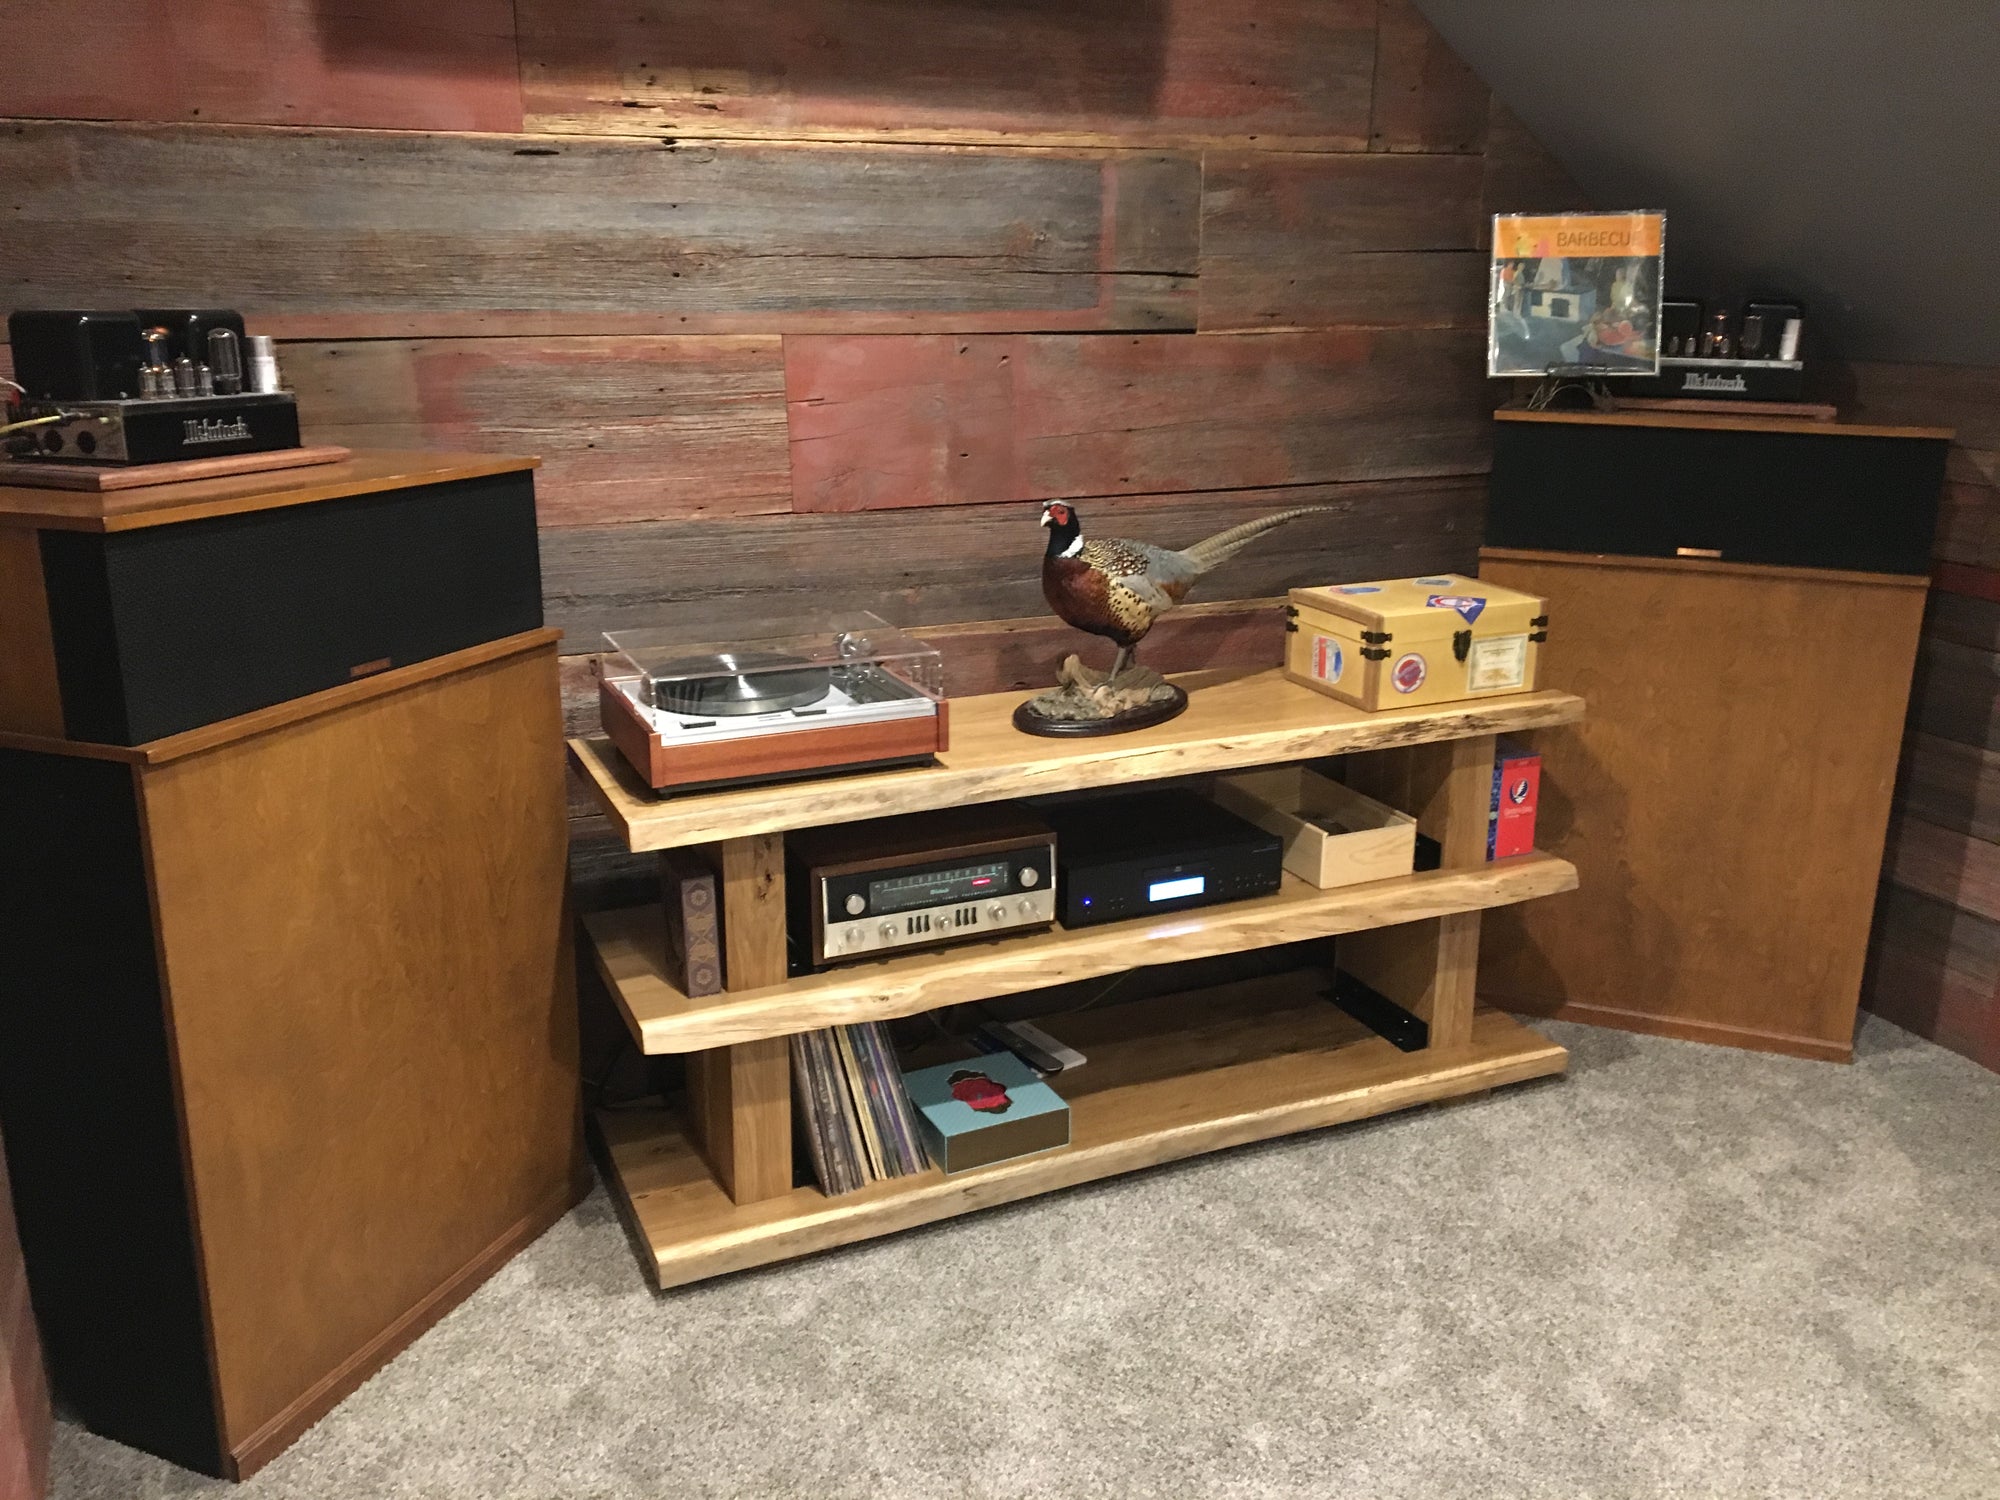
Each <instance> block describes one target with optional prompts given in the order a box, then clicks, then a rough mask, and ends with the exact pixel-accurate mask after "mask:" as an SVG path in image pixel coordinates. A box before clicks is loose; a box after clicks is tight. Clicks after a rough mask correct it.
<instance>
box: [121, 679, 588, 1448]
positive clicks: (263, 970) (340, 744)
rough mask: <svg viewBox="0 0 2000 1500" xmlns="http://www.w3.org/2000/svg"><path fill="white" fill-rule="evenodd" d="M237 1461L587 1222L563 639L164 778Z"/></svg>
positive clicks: (162, 869)
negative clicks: (488, 1278)
mask: <svg viewBox="0 0 2000 1500" xmlns="http://www.w3.org/2000/svg"><path fill="white" fill-rule="evenodd" d="M142 789H143V798H144V805H145V810H146V817H147V821H148V826H149V832H150V837H151V857H152V865H153V872H154V880H155V886H156V889H157V893H158V903H159V920H160V928H161V933H162V940H163V945H164V952H165V967H166V975H167V984H168V990H169V999H170V1004H171V1007H172V1013H173V1018H174V1033H175V1040H176V1048H177V1054H178V1059H179V1065H180V1076H181V1080H182V1088H183V1094H184V1099H185V1109H186V1116H187V1139H188V1143H189V1146H188V1151H189V1158H190V1169H191V1173H192V1180H193V1191H194V1200H195V1204H196V1208H197V1214H198V1217H199V1222H200V1232H201V1245H202V1256H203V1265H204V1268H205V1271H206V1276H207V1282H208V1286H209V1294H210V1306H211V1315H212V1320H213V1328H214V1345H215V1351H216V1369H217V1385H218V1389H219V1393H220V1399H221V1407H222V1414H223V1423H224V1429H225V1438H226V1445H227V1447H228V1448H229V1449H230V1450H231V1452H232V1454H233V1455H234V1456H235V1458H236V1460H237V1462H238V1465H239V1467H241V1468H243V1469H244V1470H246V1471H247V1470H248V1469H249V1468H251V1467H254V1466H255V1464H256V1463H257V1462H261V1461H262V1459H263V1458H267V1457H269V1456H270V1454H271V1453H272V1452H275V1451H276V1450H277V1448H279V1447H282V1446H283V1442H284V1441H285V1440H287V1439H288V1438H289V1436H291V1435H294V1434H295V1433H296V1432H297V1431H299V1430H302V1429H303V1428H304V1427H305V1426H306V1425H309V1424H310V1422H311V1421H312V1420H314V1419H316V1418H317V1416H318V1415H320V1413H321V1412H323V1411H324V1410H325V1409H326V1408H327V1407H330V1406H331V1405H332V1404H333V1403H334V1401H336V1400H338V1399H339V1398H340V1397H341V1396H342V1395H344V1394H345V1392H346V1391H347V1390H349V1389H351V1388H352V1387H353V1386H354V1385H356V1384H358V1383H359V1381H360V1380H361V1379H364V1378H365V1377H366V1376H367V1375H368V1374H369V1373H370V1372H372V1370H373V1369H374V1368H375V1367H376V1366H378V1365H379V1364H381V1363H382V1362H383V1361H384V1360H386V1359H387V1358H388V1357H389V1356H390V1355H392V1354H393V1353H394V1352H395V1351H396V1349H397V1348H400V1347H401V1345H402V1344H403V1343H405V1342H407V1341H408V1339H409V1338H411V1337H414V1336H415V1334H416V1333H417V1332H420V1331H421V1330H422V1328H423V1327H424V1326H427V1324H428V1323H429V1322H430V1321H431V1320H432V1319H434V1317H435V1316H437V1315H438V1314H440V1313H441V1312H442V1311H443V1310H444V1309H446V1308H448V1307H449V1306H450V1305H452V1303H453V1302H455V1301H456V1300H458V1298H459V1297H462V1296H463V1295H464V1294H465V1292H467V1291H469V1290H470V1289H471V1287H472V1286H473V1285H475V1284H476V1283H477V1281H478V1280H479V1279H481V1278H482V1277H483V1275H484V1274H486V1272H487V1271H490V1270H491V1269H492V1267H493V1266H494V1265H497V1264H498V1263H499V1262H500V1261H501V1260H503V1259H504V1258H505V1256H506V1254H508V1253H511V1250H512V1249H513V1248H516V1247H517V1246H518V1244H519V1243H521V1242H523V1241H524V1239H525V1238H527V1237H531V1236H532V1234H533V1233H535V1232H537V1231H538V1230H539V1229H540V1228H541V1227H543V1226H544V1225H545V1224H546V1223H547V1222H549V1221H550V1220H551V1219H552V1218H553V1217H555V1216H556V1215H557V1214H560V1213H561V1212H562V1210H563V1208H564V1207H566V1206H567V1204H568V1203H569V1202H570V1201H572V1199H573V1196H574V1191H575V1184H576V1181H577V1177H576V1168H577V1166H578V1163H579V1161H580V1134H579V1128H578V1099H577V1064H576V1055H575V1054H576V1045H577V1044H576V1023H575V1015H574V1007H575V996H574V992H573V983H574V977H573V970H572V967H571V963H572V960H571V956H570V953H569V947H568V932H567V915H566V912H565V908H564V900H563V878H564V850H565V826H564V801H563V788H562V727H561V721H560V704H559V700H558V696H557V686H556V657H555V650H554V647H553V646H552V645H542V646H538V647H534V648H531V649H529V650H527V651H525V652H524V653H522V654H517V655H514V656H510V657H505V658H502V659H500V660H498V661H494V662H491V663H488V664H486V665H483V666H477V667H471V668H468V669H466V670H464V671H461V672H457V673H454V674H452V675H449V676H445V677H440V678H436V679H432V680H429V681H426V682H422V683H419V684H416V685H413V686H411V687H409V688H407V689H404V690H401V691H398V692H394V693H391V694H387V695H384V696H382V697H379V698H373V699H370V700H368V701H365V702H362V703H359V704H356V705H353V706H351V707H348V708H344V709H339V710H335V711H333V712H330V713H327V714H324V715H322V716H319V717H317V718H313V719H309V720H305V721H303V722H299V723H294V724H291V725H288V726H285V727H283V728H280V729H277V730H274V731H272V732H269V733H266V734H262V735H258V736H254V737H252V738H249V739H245V740H241V741H237V742H235V743H232V744H228V745H224V746H221V747H219V748H217V749H215V750H212V751H209V752H206V753H202V754H197V755H193V756H190V757H188V758H187V759H185V760H181V761H176V762H174V763H172V764H169V765H166V766H162V767H157V768H152V769H149V770H148V771H147V772H146V773H145V775H144V779H143V787H142Z"/></svg>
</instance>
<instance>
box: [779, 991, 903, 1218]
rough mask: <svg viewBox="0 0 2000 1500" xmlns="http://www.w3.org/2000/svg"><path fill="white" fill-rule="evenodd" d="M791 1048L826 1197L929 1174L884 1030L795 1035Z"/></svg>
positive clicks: (803, 1120)
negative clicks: (897, 1178) (875, 1183)
mask: <svg viewBox="0 0 2000 1500" xmlns="http://www.w3.org/2000/svg"><path fill="white" fill-rule="evenodd" d="M791 1045H792V1086H793V1089H794V1090H795V1092H796V1093H797V1096H798V1106H799V1109H798V1113H799V1125H800V1133H801V1134H802V1135H804V1136H805V1140H806V1153H807V1155H808V1156H809V1157H811V1159H812V1165H813V1175H814V1176H815V1177H817V1178H818V1179H819V1185H820V1187H821V1189H822V1190H823V1191H825V1192H826V1193H828V1194H830V1195H831V1194H837V1193H851V1192H853V1191H854V1190H855V1189H857V1188H862V1187H866V1186H867V1185H868V1184H869V1183H871V1182H882V1181H886V1180H887V1179H889V1178H891V1177H908V1176H911V1175H912V1174H914V1173H917V1172H922V1171H925V1170H927V1169H928V1168H929V1166H930V1158H929V1156H928V1154H927V1153H926V1152H925V1150H924V1145H923V1140H922V1137H921V1136H920V1135H919V1134H918V1129H917V1116H916V1111H915V1110H914V1109H912V1108H911V1107H910V1096H909V1093H908V1091H907V1090H906V1089H905V1088H904V1087H903V1074H902V1069H901V1067H900V1066H899V1065H898V1064H897V1061H896V1049H895V1048H894V1047H893V1046H892V1045H891V1044H890V1041H889V1033H888V1029H887V1028H886V1027H884V1026H883V1025H882V1024H881V1023H880V1022H879V1021H871V1022H866V1023H864V1024H862V1025H858V1026H835V1027H832V1028H830V1029H828V1030H825V1031H807V1032H800V1033H798V1034H795V1035H794V1036H793V1037H792V1043H791Z"/></svg>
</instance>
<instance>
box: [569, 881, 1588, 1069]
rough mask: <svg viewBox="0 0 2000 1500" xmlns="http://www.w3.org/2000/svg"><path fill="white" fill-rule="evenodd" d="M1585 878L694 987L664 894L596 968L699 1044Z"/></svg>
mask: <svg viewBox="0 0 2000 1500" xmlns="http://www.w3.org/2000/svg"><path fill="white" fill-rule="evenodd" d="M1574 889H1576V870H1575V867H1574V866H1572V865H1570V864H1568V863H1566V862H1565V861H1563V860H1560V859H1555V858H1553V857H1551V856H1549V855H1546V854H1523V855H1520V856H1517V857H1516V858H1513V859H1503V860H1499V861H1496V862H1494V863H1491V864H1482V865H1475V866H1471V867H1469V868H1466V869H1459V870H1433V871H1427V872H1425V873H1422V874H1412V875H1399V876H1397V877H1395V878H1394V879H1392V880H1376V881H1370V882H1369V883H1368V884H1366V885H1351V886H1343V887H1340V888H1338V889H1335V890H1320V889H1319V888H1318V887H1316V886H1311V885H1307V884H1306V883H1305V882H1304V881H1302V880H1299V879H1296V878H1295V877H1293V876H1290V875H1287V876H1286V877H1285V879H1284V885H1283V887H1282V888H1281V889H1280V890H1279V891H1278V893H1277V894H1276V895H1272V896H1264V897H1261V898H1259V899H1257V900H1254V901H1238V902H1233V903H1231V904H1229V905H1225V906H1211V907H1202V908H1198V909H1196V910H1194V911H1186V912H1177V913H1175V914H1173V915H1170V916H1162V917H1141V918H1135V919H1134V920H1132V921H1129V922H1113V923H1108V924H1107V925H1105V926H1102V927H1085V928H1081V929H1079V930H1077V931H1075V932H1071V931H1068V930H1066V929H1064V928H1060V927H1058V928H1053V929H1051V930H1048V931H1045V932H1037V933H1031V934H1022V935H1020V936H1016V937H1000V938H995V939H994V940H992V941H991V942H985V943H968V944H965V945H962V946H960V947H955V948H941V949H936V950H933V951H930V952H922V953H913V954H910V955H909V956H907V957H903V958H891V959H882V960H878V961H876V962H872V963H862V964H850V965H848V966H846V967H844V968H839V969H831V970H827V971H825V972H822V973H818V974H805V975H800V976H798V977H797V978H793V979H788V980H786V981H785V982H783V983H782V984H773V985H766V986H763V987H761V988H758V989H749V990H735V991H728V992H725V993H723V994H720V995H710V996H707V997H705V998H703V999H699V1000H691V999H689V998H688V997H687V996H686V995H684V994H682V993H681V992H680V991H679V990H678V989H676V988H675V987H674V986H673V984H672V983H671V982H670V981H669V980H668V979H667V977H666V974H665V973H664V971H663V958H664V954H665V946H666V940H665V917H664V915H663V913H662V911H661V909H660V908H659V907H658V906H646V907H632V908H628V909H625V910H622V911H611V912H602V913H599V914H598V915H595V916H590V917H586V918H585V919H584V929H585V931H586V932H587V933H588V935H589V938H590V945H591V948H592V952H593V955H594V957H595V959H596V962H597V969H598V972H599V973H600V974H602V975H603V976H604V981H605V983H606V984H607V985H608V986H609V987H610V989H611V992H612V994H613V995H614V996H616V998H617V1000H618V1004H619V1006H620V1008H621V1009H622V1010H623V1012H624V1014H625V1020H626V1023H627V1024H628V1025H629V1026H630V1027H631V1028H632V1034H633V1036H634V1037H635V1038H636V1039H637V1040H638V1043H639V1047H640V1050H641V1051H644V1052H647V1053H662V1052H698V1051H702V1050H704V1049H706V1048H710V1047H725V1046H732V1045H734V1044H736V1043H738V1042H749V1041H755V1040H757V1039H759V1038H761V1037H771V1036H784V1035H788V1034H789V1033H791V1032H795V1031H811V1030H814V1029H816V1028H818V1027H822V1026H843V1025H849V1024H851V1023H853V1022H856V1021H882V1020H889V1019H893V1018H894V1017H897V1016H908V1015H915V1014H916V1013H918V1012H919V1011H926V1010H936V1009H937V1008H939V1007H940V1006H946V1005H960V1004H964V1003H966V1002H968V1001H973V1000H990V999H992V998H994V997H996V996H999V995H1009V994H1014V993H1016V992H1018V991H1021V990H1032V989H1040V988H1042V987H1044V986H1047V985H1053V984H1063V983H1067V982H1069V981H1071V980H1077V979H1092V978H1096V977H1098V976H1100V975H1105V974H1116V973H1119V972H1120V971H1122V970H1125V969H1130V968H1135V967H1138V966H1140V965H1142V964H1161V963H1171V962H1175V961H1177V960H1180V959H1189V958H1208V957H1212V956H1213V955H1215V954H1219V953H1237V952H1242V951H1244V950H1247V949H1251V948H1264V947H1269V946H1271V945H1273V944H1277V943H1289V942H1296V941H1298V940H1300V939H1303V938H1314V937H1329V936H1333V935H1335V934H1338V933H1343V932H1358V931H1361V930H1363V929H1366V928H1375V927H1393V926H1398V925H1401V924H1402V923H1405V922H1419V921H1423V920H1425V919H1426V918H1430V917H1443V916H1450V915H1452V914H1454V913H1457V912H1470V911H1483V910H1486V909H1487V908H1490V907H1495V906H1507V905H1511V904H1512V903H1514V902H1516V901H1528V900H1532V899H1534V898H1535V897H1538V896H1552V895H1555V894H1557V893H1558V892H1561V891H1569V890H1574Z"/></svg>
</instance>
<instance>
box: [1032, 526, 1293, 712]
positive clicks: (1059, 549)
mask: <svg viewBox="0 0 2000 1500" xmlns="http://www.w3.org/2000/svg"><path fill="white" fill-rule="evenodd" d="M1329 508H1330V507H1328V506H1324V505H1305V506H1301V507H1299V508H1298V509H1297V510H1281V511H1279V512H1278V513H1277V514H1276V515H1274V516H1265V517H1263V518H1262V519H1260V520H1256V521H1245V522H1244V523H1243V524H1242V525H1241V526H1232V527H1230V528H1229V530H1227V531H1219V532H1217V533H1216V534H1215V535H1214V536H1212V537H1209V538H1208V539H1207V540H1206V541H1201V542H1196V543H1195V544H1194V545H1193V546H1192V547H1189V548H1187V549H1186V550H1185V551H1181V552H1174V551H1171V550H1169V549H1168V548H1165V547H1155V546H1153V545H1151V544H1150V543H1148V542H1128V541H1101V542H1100V541H1086V540H1085V539H1084V535H1083V519H1082V517H1080V516H1079V515H1077V513H1076V507H1075V506H1073V505H1070V504H1068V503H1067V502H1066V501H1062V500H1050V501H1047V502H1046V503H1045V504H1044V505H1043V506H1042V524H1043V525H1044V526H1046V527H1048V529H1049V547H1048V551H1047V552H1046V553H1044V554H1043V556H1042V594H1043V597H1045V598H1046V599H1047V600H1048V601H1049V608H1050V609H1052V610H1054V611H1055V612H1056V614H1057V615H1058V616H1059V617H1060V618H1061V619H1063V620H1064V621H1065V622H1066V623H1068V624H1071V625H1074V626H1075V627H1076V628H1077V629H1078V630H1087V631H1089V632H1090V633H1091V634H1092V635H1101V636H1103V637H1105V638H1106V639H1107V640H1111V641H1115V642H1117V644H1118V659H1117V660H1116V662H1114V663H1113V664H1112V668H1111V677H1112V678H1116V677H1117V676H1118V675H1119V673H1121V672H1123V671H1124V670H1125V667H1126V664H1127V663H1129V662H1130V661H1131V660H1132V652H1133V648H1134V647H1136V646H1137V645H1138V644H1139V642H1140V641H1142V640H1144V639H1145V638H1146V632H1147V631H1149V630H1151V629H1152V628H1153V626H1154V624H1155V623H1156V622H1157V621H1158V620H1159V618H1160V616H1161V615H1163V614H1165V613H1166V612H1167V611H1168V610H1170V609H1172V608H1173V607H1174V606H1175V605H1176V604H1179V603H1180V602H1181V600H1182V599H1184V598H1185V597H1186V596H1187V591H1188V590H1189V589H1191V588H1192V587H1194V581H1195V580H1196V579H1197V578H1199V577H1201V575H1202V574H1204V573H1206V572H1208V571H1210V570H1211V569H1212V568H1214V567H1216V566H1217V565H1218V564H1220V563H1222V562H1225V561H1227V560H1228V559H1229V558H1232V557H1234V556H1235V555H1236V554H1237V553H1239V552H1241V551H1242V550H1243V549H1244V548H1245V547H1247V546H1249V545H1250V543H1252V542H1253V541H1255V540H1256V539H1257V538H1258V537H1260V536H1262V535H1263V534H1264V533H1265V532H1267V531H1270V530H1272V529H1273V528H1275V527H1278V526H1282V525H1284V524H1285V522H1287V521H1291V520H1296V519H1297V518H1298V517H1300V516H1310V515H1314V514H1316V513H1318V512H1320V511H1323V510H1327V509H1329ZM1107 680H1109V679H1107Z"/></svg>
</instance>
